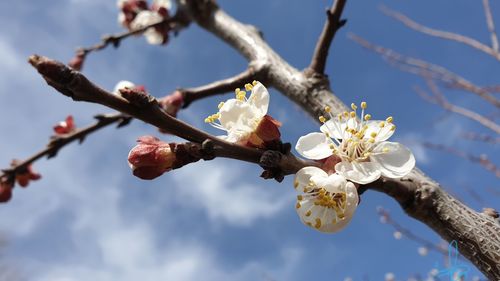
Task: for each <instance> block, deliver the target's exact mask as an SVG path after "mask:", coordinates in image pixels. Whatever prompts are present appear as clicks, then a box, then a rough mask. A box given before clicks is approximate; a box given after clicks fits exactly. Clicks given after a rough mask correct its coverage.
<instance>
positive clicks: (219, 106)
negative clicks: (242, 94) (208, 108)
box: [217, 101, 224, 109]
mask: <svg viewBox="0 0 500 281" xmlns="http://www.w3.org/2000/svg"><path fill="white" fill-rule="evenodd" d="M223 106H224V102H223V101H221V102H219V105H218V106H217V108H219V109H221V107H223Z"/></svg>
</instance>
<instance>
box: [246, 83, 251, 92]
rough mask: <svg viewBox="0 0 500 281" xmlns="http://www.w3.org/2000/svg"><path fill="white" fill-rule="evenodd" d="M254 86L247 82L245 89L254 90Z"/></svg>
mask: <svg viewBox="0 0 500 281" xmlns="http://www.w3.org/2000/svg"><path fill="white" fill-rule="evenodd" d="M252 88H253V86H252V84H250V83H247V84H245V90H247V91H250V90H252Z"/></svg>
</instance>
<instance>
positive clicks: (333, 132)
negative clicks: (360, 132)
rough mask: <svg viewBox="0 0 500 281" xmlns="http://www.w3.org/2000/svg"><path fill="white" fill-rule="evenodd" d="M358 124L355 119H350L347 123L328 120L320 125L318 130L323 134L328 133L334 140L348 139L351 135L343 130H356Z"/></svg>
mask: <svg viewBox="0 0 500 281" xmlns="http://www.w3.org/2000/svg"><path fill="white" fill-rule="evenodd" d="M357 126H358V122H357V121H356V120H355V119H352V118H350V119H349V120H347V121H339V120H336V119H330V120H328V121H326V122H325V123H324V124H323V125H321V127H320V130H321V131H322V132H323V133H328V134H329V135H330V137H331V138H334V139H344V138H345V139H348V138H350V137H351V133H349V132H347V131H346V130H345V129H346V128H347V127H349V128H352V129H354V128H357Z"/></svg>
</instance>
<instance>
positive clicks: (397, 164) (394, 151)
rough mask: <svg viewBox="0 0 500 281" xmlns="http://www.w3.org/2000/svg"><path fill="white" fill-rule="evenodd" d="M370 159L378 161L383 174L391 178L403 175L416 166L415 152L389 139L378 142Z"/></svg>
mask: <svg viewBox="0 0 500 281" xmlns="http://www.w3.org/2000/svg"><path fill="white" fill-rule="evenodd" d="M384 150H387V152H384ZM370 160H371V161H373V162H375V163H377V164H378V166H379V167H380V168H379V169H380V171H381V172H382V175H384V176H386V177H389V178H400V177H403V176H405V175H407V174H408V173H409V172H410V171H411V170H412V169H413V168H414V167H415V157H414V156H413V153H412V152H411V151H410V150H409V149H408V148H407V147H406V146H404V145H402V144H400V143H397V142H388V141H387V142H382V143H380V144H378V145H377V146H376V147H375V148H374V149H373V155H372V156H370Z"/></svg>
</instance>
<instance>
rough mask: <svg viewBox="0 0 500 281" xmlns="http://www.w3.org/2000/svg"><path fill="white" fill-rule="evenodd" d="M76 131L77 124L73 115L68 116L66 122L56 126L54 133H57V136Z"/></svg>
mask: <svg viewBox="0 0 500 281" xmlns="http://www.w3.org/2000/svg"><path fill="white" fill-rule="evenodd" d="M75 130H76V127H75V123H74V121H73V116H71V115H68V117H66V120H65V121H61V122H59V123H58V124H57V125H55V126H54V132H55V133H56V135H66V134H69V133H72V132H74V131H75Z"/></svg>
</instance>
